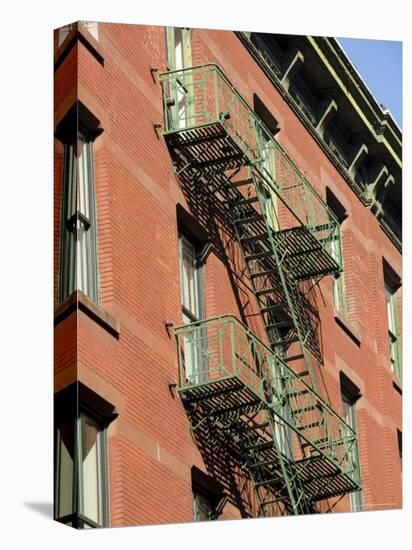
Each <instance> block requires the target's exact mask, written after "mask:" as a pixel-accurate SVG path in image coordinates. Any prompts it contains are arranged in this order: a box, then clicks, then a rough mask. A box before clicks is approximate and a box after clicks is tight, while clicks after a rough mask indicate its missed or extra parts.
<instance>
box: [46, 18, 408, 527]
mask: <svg viewBox="0 0 412 550" xmlns="http://www.w3.org/2000/svg"><path fill="white" fill-rule="evenodd" d="M382 77H384V76H382ZM54 89H55V96H54V100H55V221H54V224H55V225H54V227H55V248H54V250H55V256H54V257H55V264H54V266H55V268H54V273H55V375H54V380H55V426H56V446H55V449H56V453H55V489H56V493H55V517H56V519H58V520H59V521H62V522H63V523H67V524H69V525H72V526H74V527H79V528H82V527H84V528H88V527H99V526H108V525H110V526H121V525H138V524H153V523H168V522H190V521H198V520H206V519H229V518H240V517H256V516H259V515H261V516H271V515H273V516H279V515H289V514H294V513H295V514H304V513H316V512H327V511H332V512H338V511H350V510H352V511H355V510H382V509H390V508H399V507H401V505H402V500H401V486H402V481H401V454H402V421H401V412H402V411H401V402H402V366H401V365H402V363H401V333H402V327H401V318H402V317H401V304H402V267H401V265H402V264H401V252H402V244H401V240H402V236H401V195H402V191H401V189H402V173H401V154H402V144H401V140H402V135H401V131H400V130H399V128H398V127H397V126H396V124H395V123H394V121H393V119H392V117H391V116H390V114H389V113H387V112H384V111H382V109H381V108H380V107H379V105H378V104H377V103H376V100H375V99H374V98H373V96H372V94H371V93H370V91H369V90H368V88H367V87H366V85H365V83H364V82H363V81H362V79H361V77H360V76H359V74H358V73H357V72H356V70H355V69H354V67H353V66H352V65H351V63H350V61H349V60H348V58H347V57H346V56H345V54H344V52H343V51H342V50H341V48H340V47H339V44H338V42H337V41H336V40H335V39H332V38H318V37H310V36H290V35H269V34H255V33H244V32H243V33H236V32H229V31H220V30H219V31H216V30H203V29H187V28H165V27H160V26H138V25H122V24H109V23H102V24H100V23H99V24H97V23H86V22H82V23H77V24H73V25H69V26H67V27H64V28H62V29H60V30H58V31H56V32H55V88H54Z"/></svg>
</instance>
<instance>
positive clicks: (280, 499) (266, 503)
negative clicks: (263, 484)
mask: <svg viewBox="0 0 412 550" xmlns="http://www.w3.org/2000/svg"><path fill="white" fill-rule="evenodd" d="M284 500H285V497H279V498H271V499H270V500H265V501H264V502H262V504H261V506H269V504H274V503H275V502H282V501H284Z"/></svg>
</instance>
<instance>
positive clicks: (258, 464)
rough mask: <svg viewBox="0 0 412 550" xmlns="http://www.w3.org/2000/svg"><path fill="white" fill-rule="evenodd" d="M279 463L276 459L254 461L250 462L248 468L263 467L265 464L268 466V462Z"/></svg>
mask: <svg viewBox="0 0 412 550" xmlns="http://www.w3.org/2000/svg"><path fill="white" fill-rule="evenodd" d="M278 463H279V461H278V460H273V459H271V460H264V461H263V462H256V463H255V464H250V465H249V469H250V470H257V469H259V468H265V467H266V466H269V464H273V465H277V464H278Z"/></svg>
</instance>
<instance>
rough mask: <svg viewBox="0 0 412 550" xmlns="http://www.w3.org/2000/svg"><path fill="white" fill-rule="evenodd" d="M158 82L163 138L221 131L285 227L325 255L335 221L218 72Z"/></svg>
mask: <svg viewBox="0 0 412 550" xmlns="http://www.w3.org/2000/svg"><path fill="white" fill-rule="evenodd" d="M160 82H161V85H162V91H163V102H164V114H165V116H164V135H165V136H170V135H172V134H178V133H187V134H188V135H189V134H191V133H193V131H195V130H196V129H201V128H205V127H207V126H213V125H216V126H217V125H220V126H221V127H224V129H225V131H226V132H227V134H228V135H229V137H230V139H231V140H232V143H234V144H235V146H236V147H237V150H239V151H240V152H241V154H243V155H244V157H245V159H246V164H248V165H249V166H250V167H252V169H253V170H254V171H255V173H258V174H259V179H260V181H261V183H262V185H263V186H264V187H265V188H266V191H267V192H268V194H270V192H272V191H273V192H274V193H276V195H277V196H278V197H279V198H280V200H281V201H282V203H283V205H284V206H285V207H286V209H287V211H288V212H289V213H291V214H292V217H293V218H294V220H295V221H294V222H292V223H291V222H290V221H289V227H291V226H292V227H295V226H305V227H306V228H307V229H308V231H310V232H311V233H312V234H313V235H315V237H316V239H317V240H318V241H319V242H321V243H322V244H323V245H324V246H325V248H326V249H328V244H329V241H330V239H331V238H332V237H336V234H337V233H339V222H338V220H337V219H336V217H335V216H334V214H333V212H331V211H330V209H329V208H328V206H327V205H326V203H325V202H324V201H323V200H322V198H321V197H320V196H319V194H318V193H317V192H316V191H315V190H314V188H313V187H312V186H311V185H310V183H309V182H308V180H307V179H306V177H305V176H304V174H303V173H302V172H301V171H300V170H299V169H298V168H297V166H296V165H295V163H294V162H293V161H292V159H291V158H290V157H289V156H288V154H287V153H286V151H285V150H284V149H283V148H282V147H281V146H280V145H279V143H278V142H277V141H276V140H275V139H274V137H273V135H272V133H271V132H270V130H269V129H268V128H267V127H266V125H265V124H264V123H263V122H262V120H261V119H260V118H259V117H258V116H257V115H256V114H255V113H254V111H253V110H252V109H251V107H250V106H249V105H248V103H247V102H246V101H245V100H244V99H243V98H242V96H241V95H240V94H239V93H238V91H237V90H236V89H235V87H234V86H233V85H232V84H231V83H230V81H229V80H228V79H227V77H226V76H225V75H224V74H223V72H222V71H221V69H220V68H219V67H218V66H216V65H213V64H207V65H201V66H197V67H191V68H188V69H184V70H179V71H170V72H168V73H163V74H161V75H160ZM289 218H290V216H289ZM279 229H283V228H282V227H279Z"/></svg>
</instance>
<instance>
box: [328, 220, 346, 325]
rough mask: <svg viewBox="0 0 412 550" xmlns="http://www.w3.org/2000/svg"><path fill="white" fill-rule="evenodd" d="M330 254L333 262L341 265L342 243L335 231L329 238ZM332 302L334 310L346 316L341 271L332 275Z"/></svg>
mask: <svg viewBox="0 0 412 550" xmlns="http://www.w3.org/2000/svg"><path fill="white" fill-rule="evenodd" d="M331 256H332V258H333V259H334V260H335V262H336V263H337V264H338V265H340V266H343V255H342V243H341V239H340V232H338V231H337V232H335V233H334V234H333V235H332V240H331ZM333 304H334V306H335V310H336V311H339V313H342V314H343V315H344V316H346V300H345V282H344V277H343V272H342V273H338V274H336V275H334V277H333Z"/></svg>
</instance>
